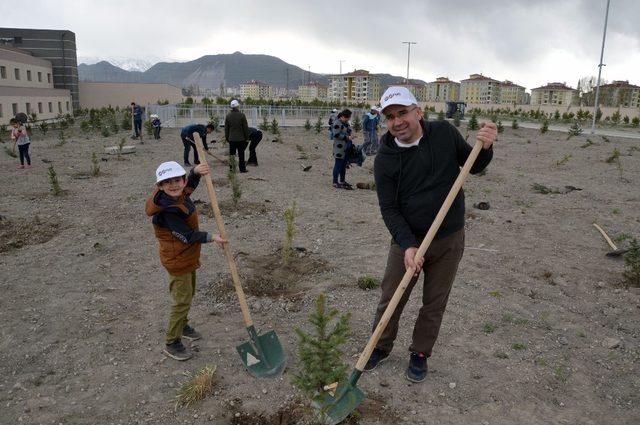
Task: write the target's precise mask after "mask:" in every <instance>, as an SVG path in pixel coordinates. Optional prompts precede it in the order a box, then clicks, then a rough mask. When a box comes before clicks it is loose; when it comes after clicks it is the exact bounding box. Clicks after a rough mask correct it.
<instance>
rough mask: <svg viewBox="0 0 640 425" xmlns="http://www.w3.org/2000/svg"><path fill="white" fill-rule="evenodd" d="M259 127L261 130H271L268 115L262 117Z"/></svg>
mask: <svg viewBox="0 0 640 425" xmlns="http://www.w3.org/2000/svg"><path fill="white" fill-rule="evenodd" d="M258 127H259V128H260V130H262V131H269V128H270V126H269V120H267V116H266V115H264V116H263V117H262V122H261V123H260V125H258Z"/></svg>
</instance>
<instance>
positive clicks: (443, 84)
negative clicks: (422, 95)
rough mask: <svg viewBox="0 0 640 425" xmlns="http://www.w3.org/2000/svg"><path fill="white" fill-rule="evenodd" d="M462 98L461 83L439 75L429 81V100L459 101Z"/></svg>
mask: <svg viewBox="0 0 640 425" xmlns="http://www.w3.org/2000/svg"><path fill="white" fill-rule="evenodd" d="M459 99H460V83H456V82H455V81H451V80H450V79H449V78H447V77H438V78H436V80H435V81H431V82H430V83H427V86H426V99H425V100H426V101H427V102H449V101H452V102H457V101H458V100H459Z"/></svg>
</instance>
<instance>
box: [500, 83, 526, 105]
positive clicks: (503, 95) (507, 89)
mask: <svg viewBox="0 0 640 425" xmlns="http://www.w3.org/2000/svg"><path fill="white" fill-rule="evenodd" d="M525 94H526V92H525V88H524V87H522V86H519V85H517V84H515V83H513V82H511V81H509V80H505V81H503V82H502V83H501V84H500V103H502V104H509V105H524V104H525Z"/></svg>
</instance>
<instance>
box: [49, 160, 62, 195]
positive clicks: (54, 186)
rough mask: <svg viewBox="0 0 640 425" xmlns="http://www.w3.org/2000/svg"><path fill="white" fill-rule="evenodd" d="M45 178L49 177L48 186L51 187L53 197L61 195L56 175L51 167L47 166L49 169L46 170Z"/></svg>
mask: <svg viewBox="0 0 640 425" xmlns="http://www.w3.org/2000/svg"><path fill="white" fill-rule="evenodd" d="M47 176H48V177H49V185H50V186H51V193H52V194H53V196H58V195H60V194H62V188H61V187H60V182H59V181H58V174H57V173H56V170H55V169H54V168H53V165H50V166H49V169H48V170H47Z"/></svg>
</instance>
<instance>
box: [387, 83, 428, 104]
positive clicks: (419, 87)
mask: <svg viewBox="0 0 640 425" xmlns="http://www.w3.org/2000/svg"><path fill="white" fill-rule="evenodd" d="M394 86H400V87H406V89H407V90H409V91H410V92H411V93H413V95H414V96H415V97H416V100H417V101H418V102H426V101H427V86H425V85H424V84H419V83H412V82H411V81H407V80H406V79H404V80H401V81H398V82H397V83H395V84H394Z"/></svg>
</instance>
